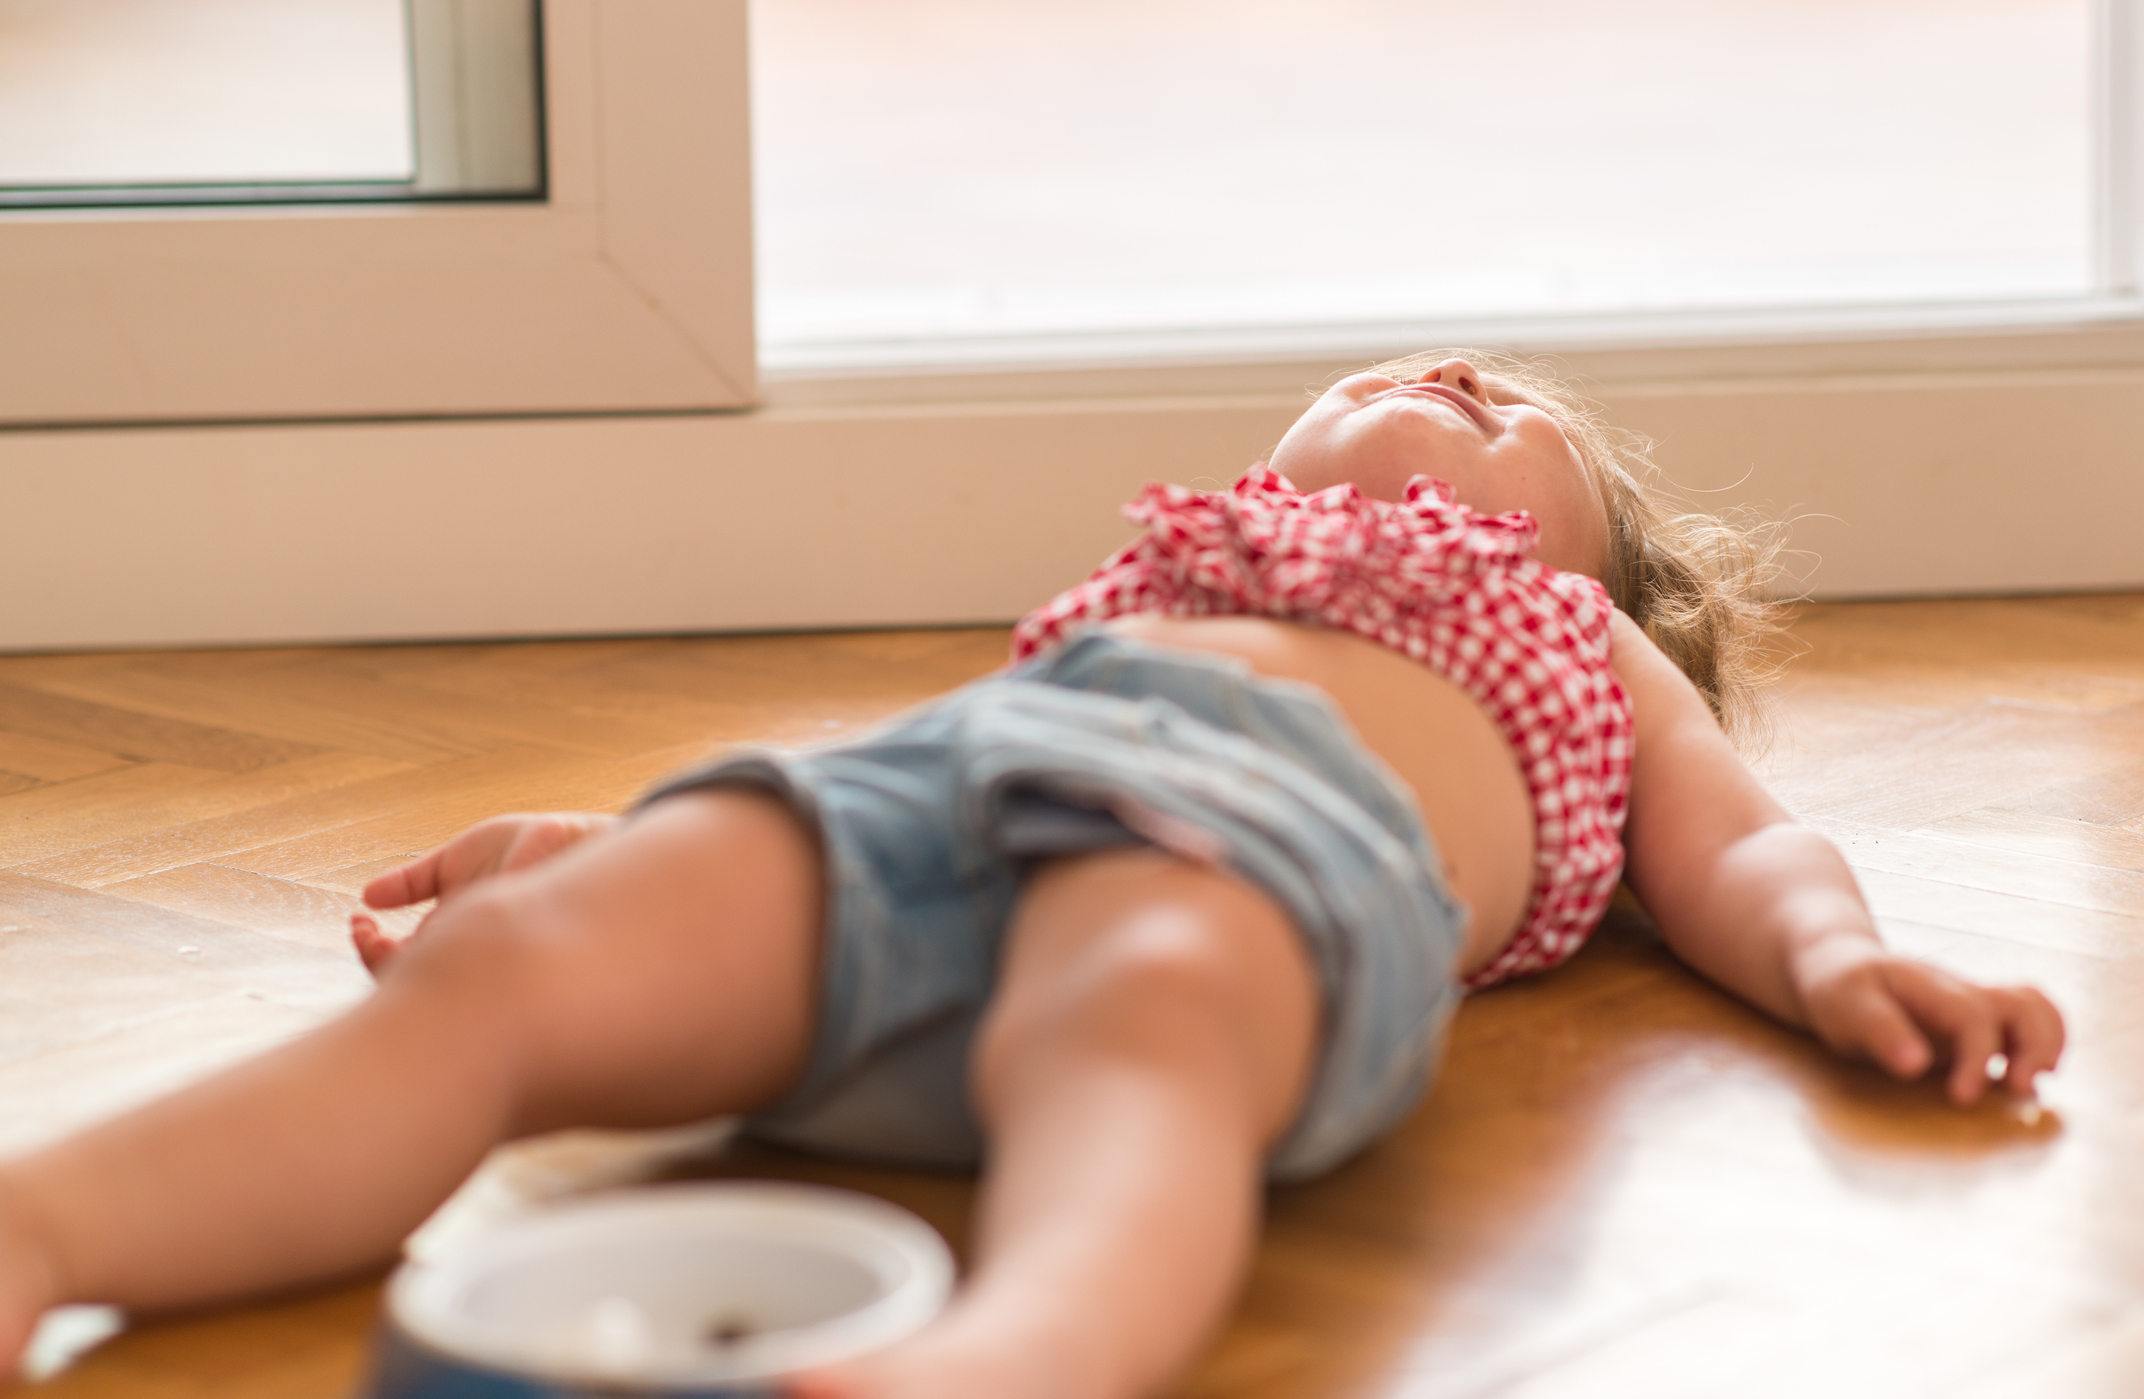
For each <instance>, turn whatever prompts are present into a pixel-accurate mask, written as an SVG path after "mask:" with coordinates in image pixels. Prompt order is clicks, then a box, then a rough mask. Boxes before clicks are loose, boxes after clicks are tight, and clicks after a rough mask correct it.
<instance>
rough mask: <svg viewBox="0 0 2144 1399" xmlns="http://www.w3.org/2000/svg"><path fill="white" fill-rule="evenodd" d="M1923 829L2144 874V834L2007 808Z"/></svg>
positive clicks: (1972, 842)
mask: <svg viewBox="0 0 2144 1399" xmlns="http://www.w3.org/2000/svg"><path fill="white" fill-rule="evenodd" d="M1920 830H1921V831H1922V832H1924V833H1926V834H1929V835H1939V836H1942V837H1944V838H1945V839H1947V840H1955V841H1961V842H1963V843H1965V844H1967V845H1985V846H1989V847H1992V848H1994V849H1997V850H2014V851H2016V852H2018V853H2019V854H2024V855H2044V856H2046V857H2048V858H2049V859H2054V860H2074V861H2076V862H2078V863H2080V864H2087V865H2098V866H2101V867H2102V868H2105V869H2110V870H2131V871H2144V830H2140V829H2136V828H2133V827H2132V828H2120V827H2107V826H2101V825H2096V824H2092V823H2088V822H2083V821H2072V820H2069V819H2067V818H2064V817H2059V816H2038V815H2033V814H2030V813H2027V812H2022V811H2016V810H2012V809H2009V808H2005V807H1991V808H1987V809H1984V810H1977V811H1968V812H1965V813H1964V814H1962V815H1959V816H1951V817H1946V818H1945V819H1943V820H1941V821H1937V822H1933V823H1931V824H1929V825H1927V826H1923V827H1921V828H1920Z"/></svg>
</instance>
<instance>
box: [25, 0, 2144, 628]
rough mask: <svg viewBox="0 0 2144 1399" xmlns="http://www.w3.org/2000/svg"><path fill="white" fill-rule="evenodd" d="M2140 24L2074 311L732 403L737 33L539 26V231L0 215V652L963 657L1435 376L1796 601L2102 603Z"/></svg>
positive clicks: (2119, 496)
mask: <svg viewBox="0 0 2144 1399" xmlns="http://www.w3.org/2000/svg"><path fill="white" fill-rule="evenodd" d="M2140 3H2144V0H2100V4H2099V9H2098V24H2099V32H2100V43H2099V50H2098V51H2099V57H2100V59H2101V71H2100V85H2099V89H2098V103H2097V110H2098V113H2099V118H2098V132H2099V146H2098V165H2099V172H2100V174H2099V180H2100V184H2099V189H2100V199H2099V204H2098V209H2099V213H2098V219H2099V225H2098V226H2099V231H2100V248H2101V250H2102V253H2101V258H2100V264H2099V267H2100V271H2099V277H2100V286H2099V289H2098V291H2097V292H2096V293H2095V294H2094V295H2092V296H2089V297H2085V298H2079V299H2073V300H2069V301H2061V302H2045V303H2038V304H2021V303H2003V304H1991V305H1983V306H1969V305H1947V306H1900V307H1889V308H1885V307H1856V308H1850V309H1823V308H1817V309H1812V310H1807V311H1795V312H1786V311H1781V312H1771V313H1765V314H1762V315H1755V314H1733V313H1719V314H1712V315H1701V316H1681V317H1648V318H1622V319H1589V320H1572V321H1568V322H1562V323H1557V322H1550V321H1537V322H1532V323H1519V322H1511V321H1505V322H1500V323H1483V324H1476V325H1450V324H1444V325H1431V324H1425V325H1407V326H1385V327H1362V326H1336V327H1326V328H1315V327H1313V328H1295V329H1291V330H1288V331H1285V332H1274V333H1272V334H1269V335H1265V336H1250V335H1244V334H1228V335H1209V336H1182V337H1177V338H1175V339H1170V340H1164V339H1160V338H1156V337H1122V338H1117V339H1109V338H1102V337H1085V338H1078V337H1075V338H1067V339H1063V340H1060V341H1035V340H1028V341H1020V342H999V343H989V342H972V343H967V344H952V343H947V342H932V343H921V344H912V345H906V346H888V345H880V346H860V347H850V348H849V349H848V350H846V351H843V352H839V353H832V352H821V353H819V354H818V355H817V356H816V357H814V358H811V359H808V360H807V359H804V358H803V357H792V358H791V359H789V360H788V361H786V362H776V363H773V364H769V365H765V366H760V365H757V364H755V358H754V345H753V342H752V333H751V302H750V241H749V198H748V191H749V187H750V185H749V164H748V149H749V143H748V139H747V131H746V122H747V107H746V104H745V88H744V78H745V74H744V68H745V4H744V0H550V3H548V4H547V5H546V7H545V9H546V24H545V35H546V45H547V51H548V52H547V60H548V62H547V68H548V71H547V75H546V86H547V102H546V106H547V111H548V114H549V142H550V153H551V169H550V180H551V196H552V197H551V200H550V202H549V204H548V205H545V206H541V207H516V206H464V207H446V208H422V207H409V208H379V207H347V208H327V209H313V208H307V209H282V210H272V209H271V210H245V211H231V210H227V209H216V210H195V211H180V212H175V211H169V210H157V211H152V212H96V213H85V212H68V213H65V214H60V213H51V214H46V215H36V216H27V217H26V216H21V215H10V216H8V217H7V218H6V219H5V220H4V221H0V423H5V422H8V421H12V423H13V424H14V426H13V427H11V428H10V427H5V426H0V516H4V517H6V518H8V519H9V520H10V521H11V522H14V521H24V522H29V523H28V524H27V525H26V526H23V527H18V528H17V529H16V530H15V531H13V532H12V534H11V539H10V547H9V548H8V549H7V550H0V649H16V650H23V649H48V648H49V649H74V648H82V647H105V646H137V645H197V644H207V643H241V644H256V643H267V642H283V641H303V640H317V641H349V640H361V639H371V638H404V637H487V636H488V637H500V636H516V635H572V634H596V633H634V632H643V633H645V632H674V631H703V630H723V629H746V628H749V629H758V628H792V627H826V626H891V625H930V624H951V623H965V622H993V621H1003V620H1006V619H1009V618H1011V617H1014V616H1017V615H1018V614H1019V613H1020V612H1022V611H1023V610H1024V609H1025V608H1027V607H1029V606H1031V605H1033V603H1034V602H1035V601H1036V600H1037V599H1038V598H1040V597H1043V596H1046V595H1047V594H1048V593H1049V592H1050V591H1052V590H1054V589H1055V588H1058V587H1061V586H1063V585H1065V584H1066V583H1068V582H1070V581H1072V580H1074V579H1076V578H1078V577H1079V576H1080V575H1081V574H1083V573H1084V572H1085V571H1086V569H1087V568H1088V567H1090V566H1091V565H1092V563H1093V561H1094V560H1095V559H1096V558H1097V557H1099V556H1100V555H1101V554H1102V553H1103V552H1105V551H1106V550H1107V549H1109V548H1111V547H1113V546H1114V545H1115V544H1116V543H1117V542H1119V541H1120V540H1121V539H1122V537H1123V533H1124V528H1125V527H1124V526H1123V524H1122V522H1121V521H1120V520H1119V519H1118V516H1117V513H1116V507H1117V505H1118V503H1119V502H1121V501H1122V500H1124V499H1125V498H1126V497H1127V496H1129V495H1130V494H1131V493H1132V492H1133V491H1134V490H1136V489H1137V487H1138V486H1139V485H1140V484H1141V483H1142V482H1144V481H1146V480H1149V479H1169V480H1179V481H1204V482H1219V481H1225V480H1226V479H1228V478H1230V477H1231V476H1233V474H1234V473H1235V472H1236V471H1237V470H1239V469H1240V468H1241V467H1242V466H1243V465H1244V464H1245V463H1247V462H1249V461H1250V460H1253V459H1254V458H1256V457H1257V456H1258V455H1260V454H1261V453H1262V452H1263V451H1264V450H1265V449H1266V448H1267V447H1268V446H1270V445H1271V443H1272V442H1273V441H1274V440H1275V439H1276V438H1277V437H1278V435H1279V433H1280V432H1281V431H1282V430H1283V429H1284V428H1285V426H1286V424H1287V423H1288V422H1289V421H1290V420H1291V419H1292V418H1293V416H1294V415H1295V414H1296V413H1298V412H1300V410H1301V407H1302V404H1303V402H1304V390H1305V386H1306V385H1311V384H1315V383H1317V382H1319V381H1320V380H1323V379H1324V378H1326V377H1327V376H1328V375H1330V374H1332V373H1333V372H1334V371H1336V370H1338V369H1341V368H1344V367H1347V366H1349V365H1359V364H1361V363H1364V362H1366V361H1368V360H1371V359H1374V358H1377V357H1381V356H1383V355H1385V354H1387V353H1390V352H1394V351H1401V350H1411V349H1415V348H1419V347H1421V346H1423V345H1425V344H1449V343H1491V344H1501V345H1504V346H1507V347H1514V348H1518V349H1521V350H1525V351H1531V352H1537V353H1547V354H1553V355H1556V356H1557V357H1558V358H1559V359H1560V360H1561V361H1562V363H1563V365H1564V367H1565V368H1566V369H1567V370H1570V371H1572V372H1574V373H1576V374H1578V375H1580V376H1582V377H1584V378H1587V379H1590V380H1591V382H1592V386H1593V388H1594V391H1595V393H1596V396H1597V397H1599V398H1600V399H1601V400H1602V401H1603V402H1604V403H1605V405H1606V407H1607V409H1608V413H1609V417H1610V419H1611V420H1612V421H1615V422H1617V423H1619V424H1621V425H1624V426H1627V427H1631V428H1635V429H1637V430H1639V431H1641V432H1645V433H1648V434H1650V435H1652V436H1653V437H1655V438H1656V439H1658V440H1659V441H1660V443H1661V453H1660V455H1661V460H1662V462H1663V464H1664V465H1665V466H1666V467H1667V469H1668V470H1669V472H1670V473H1671V474H1672V475H1673V476H1674V477H1675V478H1676V479H1677V480H1678V481H1679V482H1680V483H1681V484H1682V485H1684V486H1686V487H1688V488H1690V489H1692V490H1694V491H1697V492H1701V493H1703V495H1702V499H1703V501H1704V503H1705V504H1706V505H1707V506H1708V507H1716V506H1719V505H1723V504H1725V505H1735V504H1747V505H1750V506H1752V507H1754V508H1756V509H1759V510H1761V511H1765V512H1767V513H1770V514H1773V515H1779V516H1788V517H1792V518H1794V519H1796V520H1797V525H1796V530H1795V536H1794V542H1795V543H1796V544H1797V546H1799V547H1801V548H1802V549H1804V550H1806V551H1807V552H1806V553H1805V554H1804V555H1803V556H1802V557H1801V560H1800V562H1801V567H1802V571H1803V574H1804V576H1805V578H1806V579H1807V581H1808V583H1809V585H1810V586H1811V587H1812V588H1813V589H1814V590H1815V591H1816V592H1817V593H1818V594H1819V595H1833V596H1838V595H1847V596H1869V595H1906V594H1917V593H1918V594H1926V593H1960V592H1992V591H2018V590H2034V589H2097V588H2113V587H2138V586H2144V549H2140V548H2139V547H2138V546H2137V544H2136V542H2135V538H2136V527H2135V522H2136V521H2137V520H2139V519H2144V471H2139V470H2138V469H2137V467H2138V463H2139V462H2144V414H2140V413H2139V412H2138V411H2137V407H2136V405H2137V404H2138V403H2140V402H2144V298H2140V296H2139V290H2138V282H2139V268H2140V266H2144V255H2140V253H2139V240H2140V237H2144V217H2140V213H2139V210H2140V208H2144V196H2140V192H2139V191H2140V180H2139V178H2138V175H2139V169H2138V167H2139V160H2140V158H2144V113H2140V111H2139V106H2140V104H2139V102H2138V98H2137V83H2136V76H2137V74H2138V73H2139V72H2140V70H2144V37H2140V34H2139V24H2138V7H2139V5H2140ZM762 382H763V383H764V385H765V391H764V393H763V394H761V395H760V396H759V402H758V405H757V406H756V407H751V408H745V409H743V411H735V410H737V409H739V408H740V407H741V406H742V405H748V404H751V403H752V402H753V400H754V397H755V392H756V391H757V387H758V385H759V384H760V383H762ZM9 395H13V396H12V397H10V396H9ZM1819 561H1820V566H1817V565H1818V563H1819ZM1812 568H1813V569H1814V571H1813V572H1811V571H1810V570H1811V569H1812Z"/></svg>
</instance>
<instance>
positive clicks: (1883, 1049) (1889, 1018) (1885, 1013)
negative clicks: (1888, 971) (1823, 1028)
mask: <svg viewBox="0 0 2144 1399" xmlns="http://www.w3.org/2000/svg"><path fill="white" fill-rule="evenodd" d="M1841 1010H1842V1012H1843V1013H1842V1014H1841V1015H1840V1025H1839V1028H1838V1030H1837V1032H1836V1033H1835V1035H1834V1036H1827V1038H1833V1039H1834V1040H1835V1042H1837V1043H1838V1047H1839V1048H1841V1049H1858V1050H1860V1051H1861V1052H1862V1053H1864V1054H1866V1055H1868V1056H1869V1058H1871V1059H1873V1060H1875V1061H1876V1062H1877V1063H1878V1064H1880V1065H1881V1066H1882V1067H1883V1068H1885V1069H1886V1070H1888V1071H1889V1072H1890V1073H1891V1074H1892V1075H1893V1076H1895V1077H1898V1078H1904V1079H1914V1078H1919V1077H1920V1076H1921V1075H1922V1074H1924V1073H1926V1072H1928V1066H1929V1064H1931V1063H1932V1062H1934V1060H1935V1051H1934V1050H1933V1049H1931V1048H1930V1047H1929V1044H1928V1038H1927V1036H1925V1035H1923V1034H1922V1033H1921V1032H1920V1030H1919V1029H1918V1028H1917V1027H1916V1026H1915V1025H1914V1023H1913V1020H1912V1019H1911V1017H1909V1016H1908V1015H1907V1014H1906V1013H1905V1012H1904V1011H1903V1010H1901V1009H1899V1006H1898V1002H1897V1001H1895V1000H1893V999H1892V998H1891V996H1890V994H1889V993H1888V992H1887V991H1886V990H1885V989H1884V987H1883V986H1882V984H1881V983H1879V982H1876V981H1874V980H1863V981H1859V982H1858V984H1857V985H1856V986H1855V987H1854V989H1853V992H1852V994H1851V996H1850V998H1849V999H1848V1001H1847V1003H1846V1004H1845V1005H1844V1006H1843V1007H1841Z"/></svg>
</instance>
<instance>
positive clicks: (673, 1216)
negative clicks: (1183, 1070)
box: [362, 1182, 953, 1399]
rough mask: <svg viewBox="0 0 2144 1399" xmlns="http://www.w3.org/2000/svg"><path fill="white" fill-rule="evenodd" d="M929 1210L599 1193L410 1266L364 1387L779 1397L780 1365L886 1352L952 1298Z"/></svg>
mask: <svg viewBox="0 0 2144 1399" xmlns="http://www.w3.org/2000/svg"><path fill="white" fill-rule="evenodd" d="M952 1285H953V1260H952V1255H951V1254H950V1253H948V1252H947V1250H946V1246H945V1243H944V1241H943V1240H941V1239H940V1238H939V1237H938V1235H937V1234H936V1233H935V1232H934V1231H933V1230H932V1229H931V1227H930V1226H929V1225H928V1224H925V1223H924V1222H923V1221H922V1220H920V1219H917V1218H916V1217H915V1216H914V1215H912V1214H909V1213H908V1212H907V1211H906V1210H902V1209H897V1208H895V1207H894V1206H892V1205H889V1204H887V1203H885V1202H884V1201H882V1200H877V1199H873V1198H872V1197H870V1196H866V1195H857V1194H852V1193H850V1192H848V1191H842V1190H827V1189H822V1188H819V1187H815V1186H801V1185H786V1184H772V1183H763V1182H738V1183H723V1184H690V1185H664V1186H654V1187H648V1188H643V1189H636V1190H627V1191H619V1192H616V1193H614V1194H606V1195H599V1196H595V1197H591V1198H589V1199H585V1200H581V1201H576V1202H574V1203H572V1204H568V1205H564V1206H560V1207H557V1208H553V1209H549V1210H545V1211H543V1212H541V1213H539V1214H533V1215H530V1216H528V1217H526V1218H523V1219H520V1220H516V1221H514V1222H513V1223H511V1224H508V1225H504V1226H502V1227H500V1228H499V1229H497V1230H494V1231H492V1232H491V1233H488V1234H486V1235H484V1236H482V1237H481V1238H479V1239H477V1240H475V1241H473V1242H472V1243H470V1244H469V1245H467V1246H465V1247H463V1248H460V1249H457V1250H454V1251H453V1252H451V1253H449V1254H447V1255H445V1256H443V1257H440V1258H437V1259H431V1260H427V1261H425V1262H421V1263H409V1264H406V1265H404V1266H403V1267H402V1268H401V1269H400V1270H399V1271H398V1272H396V1274H395V1275H394V1278H393V1279H392V1280H391V1281H390V1282H389V1284H388V1288H387V1306H386V1315H385V1317H384V1318H383V1321H382V1325H381V1332H380V1336H379V1338H378V1341H377V1343H376V1345H375V1347H374V1352H373V1367H372V1373H371V1375H370V1377H369V1379H368V1382H367V1385H366V1388H365V1389H364V1390H363V1391H362V1393H363V1394H364V1395H365V1396H368V1397H369V1399H618V1396H621V1395H629V1396H651V1397H652V1396H675V1399H774V1396H776V1395H778V1394H779V1392H780V1381H781V1379H782V1377H784V1376H786V1375H792V1374H796V1373H798V1372H799V1371H802V1370H807V1369H812V1368H815V1367H817V1366H820V1365H826V1364H831V1363H832V1362H834V1361H837V1360H844V1359H847V1358H849V1357H851V1356H856V1355H861V1354H864V1353H866V1352H868V1351H872V1350H877V1349H878V1348H880V1347H881V1346H885V1345H888V1344H890V1343H892V1342H894V1341H897V1340H899V1339H901V1338H902V1337H903V1336H906V1335H908V1334H910V1333H911V1332H913V1331H915V1330H917V1329H918V1328H920V1327H921V1326H922V1325H923V1324H924V1323H926V1322H928V1321H929V1320H930V1319H931V1318H932V1317H933V1316H935V1315H937V1313H938V1311H939V1310H940V1309H941V1308H942V1307H943V1306H944V1305H945V1301H946V1298H947V1296H948V1295H949V1293H950V1292H951V1290H952Z"/></svg>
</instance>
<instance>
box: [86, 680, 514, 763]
mask: <svg viewBox="0 0 2144 1399" xmlns="http://www.w3.org/2000/svg"><path fill="white" fill-rule="evenodd" d="M157 659H159V660H162V659H163V658H157ZM261 669H262V667H260V666H254V667H251V668H249V669H247V670H246V671H244V672H241V673H236V674H225V675H215V674H214V672H207V673H203V672H199V671H188V670H180V671H179V672H178V673H172V672H171V671H170V670H168V669H167V668H166V666H165V665H152V664H142V665H133V666H114V667H107V668H105V669H102V670H96V671H90V672H86V673H84V674H82V675H79V676H69V677H64V678H61V679H58V680H54V681H49V682H47V685H46V688H47V690H48V692H49V693H54V694H65V695H72V696H74V697H75V698H77V699H84V700H91V701H95V702H98V703H103V704H110V705H115V706H120V707H124V708H128V709H133V710H136V711H138V712H141V713H145V714H156V715H161V716H163V717H165V718H168V719H178V720H184V721H188V722H197V723H198V722H209V721H213V722H216V723H220V724H226V725H230V726H234V727H239V728H243V729H245V730H246V731H247V732H249V733H256V734H262V735H265V736H267V737H269V738H275V739H280V740H283V741H285V742H291V743H304V744H312V745H317V746H319V747H322V748H333V749H337V750H340V751H342V752H347V753H369V754H371V755H372V756H374V757H377V758H387V759H390V760H392V761H395V762H402V763H431V762H438V761H439V760H441V759H444V758H458V757H465V756H467V755H469V754H471V753H480V752H487V751H490V749H492V748H495V747H497V746H498V745H497V744H496V743H491V742H487V743H484V744H481V745H471V744H467V743H454V742H449V741H447V740H445V739H443V738H441V737H440V736H438V735H437V734H433V733H418V732H414V731H413V730H412V728H411V726H409V725H407V724H403V723H398V722H396V721H395V720H394V719H393V718H392V717H388V716H383V715H379V714H375V713H371V712H367V711H360V712H352V711H351V710H349V709H333V708H328V707H325V706H322V705H317V704H310V703H307V702H305V701H302V700H298V699H294V698H291V697H289V696H287V695H274V694H267V693H263V692H262V691H261V690H259V689H258V688H256V687H255V685H254V684H253V677H254V676H256V675H258V674H259V673H260V671H261ZM204 674H206V675H210V676H214V678H204Z"/></svg>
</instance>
